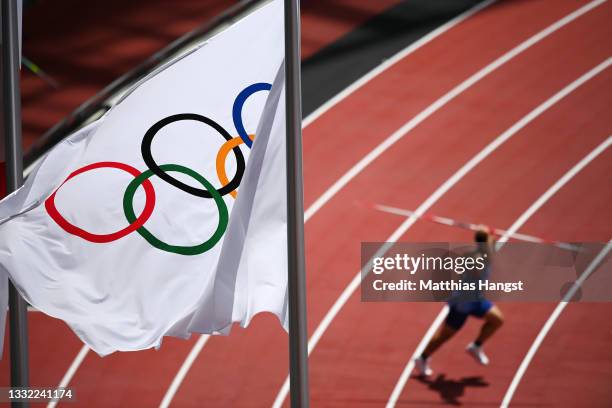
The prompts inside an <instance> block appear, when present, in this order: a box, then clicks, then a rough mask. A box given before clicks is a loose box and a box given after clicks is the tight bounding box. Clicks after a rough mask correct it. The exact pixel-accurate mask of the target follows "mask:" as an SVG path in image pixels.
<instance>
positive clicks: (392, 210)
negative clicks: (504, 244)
mask: <svg viewBox="0 0 612 408" xmlns="http://www.w3.org/2000/svg"><path fill="white" fill-rule="evenodd" d="M372 208H374V209H375V210H378V211H382V212H386V213H389V214H395V215H403V216H406V217H415V218H418V219H422V220H426V221H430V222H435V223H436V224H442V225H448V226H451V227H457V228H463V229H467V230H470V231H479V230H482V229H483V228H484V229H486V230H488V231H489V232H490V233H492V234H494V235H497V236H503V235H507V236H509V237H512V238H514V239H517V240H519V241H525V242H535V243H538V244H551V245H554V246H556V247H559V248H562V249H567V250H570V251H579V250H580V248H579V247H578V246H576V245H572V244H568V243H566V242H560V241H552V240H548V239H544V238H540V237H535V236H533V235H527V234H520V233H518V232H514V233H511V234H508V231H507V230H503V229H500V228H493V227H490V226H488V225H484V224H473V223H470V222H465V221H458V220H454V219H452V218H447V217H440V216H437V215H431V214H423V215H420V216H419V215H418V214H417V213H416V212H414V211H410V210H404V209H402V208H396V207H390V206H387V205H382V204H373V205H372Z"/></svg>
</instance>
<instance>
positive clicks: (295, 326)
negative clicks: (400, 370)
mask: <svg viewBox="0 0 612 408" xmlns="http://www.w3.org/2000/svg"><path fill="white" fill-rule="evenodd" d="M300 62H301V59H300V4H299V0H285V78H286V89H285V93H286V104H285V106H286V118H287V120H286V122H287V245H288V258H289V259H288V260H289V272H288V273H289V276H288V286H289V289H288V290H289V382H290V386H291V407H292V408H307V407H308V406H309V405H310V399H309V392H308V327H307V325H306V268H305V262H304V192H303V187H302V184H303V183H302V96H301V89H302V88H301V78H300Z"/></svg>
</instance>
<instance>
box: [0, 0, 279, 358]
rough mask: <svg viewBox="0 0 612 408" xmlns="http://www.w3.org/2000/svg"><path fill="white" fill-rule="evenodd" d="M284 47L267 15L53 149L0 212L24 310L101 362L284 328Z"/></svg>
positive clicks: (156, 77) (2, 256)
mask: <svg viewBox="0 0 612 408" xmlns="http://www.w3.org/2000/svg"><path fill="white" fill-rule="evenodd" d="M283 44H284V35H283V6H282V2H281V1H280V0H275V1H273V2H271V3H269V4H267V5H265V6H263V7H261V8H260V9H258V10H256V11H254V12H253V13H251V14H250V15H249V16H247V17H246V18H244V19H242V20H240V21H239V22H237V23H235V24H234V25H232V26H231V27H229V28H228V29H226V30H225V31H223V32H221V33H219V34H218V35H216V36H215V37H213V38H212V39H210V40H208V41H207V42H206V43H204V44H203V45H202V46H201V47H199V48H198V49H197V50H196V51H194V52H191V53H189V54H188V55H186V56H184V57H182V58H180V59H177V60H175V61H174V62H173V63H170V64H168V65H167V66H165V67H163V68H162V69H161V70H158V71H157V72H155V73H154V74H153V75H150V76H149V77H148V78H145V80H143V81H141V83H139V84H138V85H137V86H136V87H134V89H132V90H131V91H130V92H129V93H128V94H127V96H124V97H123V99H122V100H121V101H120V102H119V103H118V104H117V105H115V106H114V107H113V108H112V109H111V110H110V111H109V112H108V113H107V114H106V115H105V116H104V117H103V118H101V119H100V120H98V121H96V122H94V123H92V124H90V125H88V126H87V127H85V128H84V129H82V130H80V131H79V132H77V133H76V134H73V135H72V136H70V137H68V138H67V139H66V140H64V141H63V142H61V143H60V144H59V145H58V146H56V147H55V148H54V149H53V150H52V151H51V152H50V153H49V154H48V155H47V156H46V157H45V158H44V159H43V160H42V161H41V163H40V164H39V166H38V167H37V168H36V169H35V170H34V171H33V172H32V174H31V175H30V177H29V178H28V180H27V182H26V184H25V185H24V187H22V188H21V189H20V190H18V191H17V192H16V193H13V194H12V195H10V196H9V197H7V198H6V199H4V200H3V201H1V202H0V267H1V268H0V269H2V270H3V271H5V272H6V273H8V274H9V276H10V278H11V280H12V281H13V282H14V283H15V284H16V286H17V288H18V289H19V291H20V292H21V294H22V295H23V296H24V297H25V299H26V300H27V301H28V302H30V303H31V304H32V305H33V306H35V307H36V308H38V309H39V310H41V311H42V312H44V313H47V314H49V315H51V316H54V317H57V318H60V319H62V320H64V321H65V322H66V323H68V325H69V326H70V327H71V328H72V329H73V330H74V331H75V333H76V334H77V335H78V336H79V337H80V338H81V339H82V340H83V341H84V342H85V343H86V344H88V345H89V346H90V347H91V348H92V349H93V350H95V351H96V352H97V353H99V354H101V355H105V354H108V353H111V352H113V351H116V350H139V349H145V348H149V347H157V346H159V345H160V343H161V340H162V337H163V336H165V335H175V336H187V335H189V333H191V332H194V331H196V332H201V333H219V332H220V333H227V332H228V331H229V328H230V326H231V324H232V322H239V323H240V324H242V325H243V326H246V325H247V324H248V323H249V321H250V320H251V318H252V317H253V315H255V314H256V313H258V312H261V311H268V312H271V313H273V314H276V315H277V316H278V318H279V320H280V321H281V324H282V325H283V326H284V327H285V328H287V298H286V297H287V260H286V257H287V255H286V245H287V241H286V204H285V203H286V187H285V184H286V177H285V139H284V138H285V125H284V123H285V121H284V114H285V109H284V96H283V95H284V86H285V85H284V75H283V72H284V69H283V49H284V47H283ZM272 83H274V84H272Z"/></svg>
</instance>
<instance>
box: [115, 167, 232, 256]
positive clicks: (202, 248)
mask: <svg viewBox="0 0 612 408" xmlns="http://www.w3.org/2000/svg"><path fill="white" fill-rule="evenodd" d="M159 167H160V169H161V170H164V171H177V172H179V173H183V174H186V175H188V176H191V177H193V178H194V179H195V180H197V181H198V182H199V183H200V184H202V186H204V188H205V189H206V190H208V191H209V192H210V194H211V195H212V198H213V199H214V200H215V204H217V209H218V210H219V225H218V226H217V229H216V230H215V232H214V233H213V235H212V236H211V237H210V238H209V239H208V240H207V241H205V242H203V243H201V244H199V245H195V246H177V245H170V244H167V243H165V242H163V241H162V240H160V239H159V238H157V237H155V236H154V235H153V234H151V232H149V230H147V229H146V228H145V227H143V226H141V227H140V228H138V229H137V230H136V231H137V232H138V233H139V234H140V236H142V237H143V238H144V239H146V240H147V242H148V243H149V244H151V245H153V246H154V247H155V248H158V249H161V250H162V251H166V252H172V253H175V254H179V255H199V254H201V253H204V252H206V251H208V250H209V249H211V248H212V247H214V246H215V245H216V244H217V242H219V240H220V239H221V237H223V234H224V233H225V229H226V228H227V222H228V219H229V215H228V212H227V206H226V205H225V201H223V197H221V194H219V192H218V191H217V190H216V189H215V187H213V185H212V184H210V183H209V182H208V180H206V179H205V178H204V177H202V176H201V175H200V174H198V173H196V172H195V171H193V170H191V169H190V168H187V167H184V166H180V165H178V164H162V165H161V166H159ZM153 174H154V173H153V171H152V170H147V171H145V172H144V173H142V174H141V175H140V176H138V177H136V178H135V179H134V180H133V181H132V182H131V183H130V184H129V185H128V186H127V188H126V190H125V194H124V195H123V211H124V213H125V217H126V218H127V219H128V221H129V222H134V220H136V215H135V214H134V208H133V207H132V201H133V200H134V194H135V193H136V190H137V189H138V186H140V185H141V184H143V183H145V182H148V179H149V177H151V176H152V175H153ZM164 174H166V173H164Z"/></svg>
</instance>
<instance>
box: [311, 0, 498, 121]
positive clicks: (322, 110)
mask: <svg viewBox="0 0 612 408" xmlns="http://www.w3.org/2000/svg"><path fill="white" fill-rule="evenodd" d="M495 1H496V0H487V1H483V2H482V3H479V4H477V5H476V6H474V7H472V8H471V9H469V10H467V11H465V12H463V13H461V14H459V15H458V16H457V17H455V18H453V19H452V20H449V21H448V22H446V23H445V24H443V25H441V26H440V27H438V28H436V29H435V30H433V31H432V32H430V33H428V34H427V35H425V36H424V37H421V38H420V39H419V40H417V41H415V42H414V43H412V44H410V45H409V46H408V47H406V48H404V49H403V50H401V51H400V52H398V53H397V54H395V55H393V56H392V57H391V58H389V59H388V60H385V61H384V62H383V63H382V64H380V65H379V66H377V67H376V68H374V69H372V70H371V71H370V72H368V73H367V74H365V75H364V76H362V77H361V78H359V79H358V80H357V81H356V82H353V83H352V84H351V85H350V86H348V87H347V88H345V89H344V90H343V91H342V92H340V93H339V94H338V95H336V96H334V97H333V98H331V99H330V100H329V101H327V102H325V103H324V104H323V105H321V106H320V107H319V108H318V109H316V110H315V111H314V112H312V113H311V114H310V115H308V116H307V117H306V118H305V119H304V121H303V122H302V125H303V127H306V126H308V125H310V124H311V123H312V122H314V121H315V120H317V119H318V118H319V117H320V116H321V115H323V114H324V113H325V112H327V111H328V110H330V109H331V108H333V107H334V106H336V105H337V104H338V103H340V102H341V101H342V100H344V99H346V98H347V97H348V96H349V95H351V94H352V93H353V92H355V91H356V90H358V89H359V88H361V87H362V86H364V85H365V84H367V83H368V82H370V81H371V80H372V79H374V78H376V77H377V76H378V75H380V74H382V73H383V72H385V71H386V70H387V69H389V68H391V67H392V66H393V65H395V64H397V63H398V62H399V61H401V60H402V59H404V58H406V57H407V56H408V55H410V54H412V53H413V52H415V51H416V50H418V49H419V48H421V47H423V46H424V45H426V44H428V43H430V42H431V41H433V40H434V39H436V38H437V37H439V36H441V35H442V34H444V33H445V32H447V31H448V30H450V29H451V28H453V27H454V26H456V25H457V24H459V23H461V22H462V21H464V20H466V19H468V18H469V17H471V16H473V15H474V14H476V13H477V12H479V11H480V10H482V9H483V8H485V7H488V6H490V5H491V4H493V3H495Z"/></svg>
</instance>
